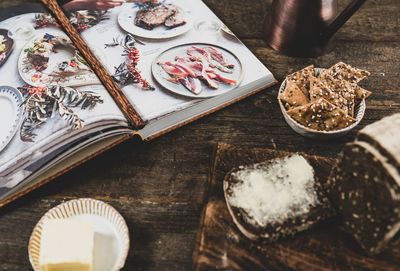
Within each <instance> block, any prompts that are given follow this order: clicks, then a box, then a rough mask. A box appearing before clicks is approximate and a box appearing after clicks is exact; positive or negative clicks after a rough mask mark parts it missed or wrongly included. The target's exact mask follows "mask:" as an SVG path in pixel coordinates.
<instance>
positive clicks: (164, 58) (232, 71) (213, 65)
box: [152, 43, 243, 98]
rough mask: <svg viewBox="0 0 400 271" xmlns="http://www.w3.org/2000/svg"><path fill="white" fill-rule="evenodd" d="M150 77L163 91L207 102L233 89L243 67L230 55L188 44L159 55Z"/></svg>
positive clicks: (225, 52)
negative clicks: (208, 99) (206, 99)
mask: <svg viewBox="0 0 400 271" xmlns="http://www.w3.org/2000/svg"><path fill="white" fill-rule="evenodd" d="M152 73H153V76H154V78H155V79H156V80H157V82H158V83H159V84H160V85H161V86H162V87H164V88H165V89H167V90H169V91H171V92H173V93H175V94H179V95H182V96H186V97H192V98H210V97H215V96H218V95H221V94H224V93H226V92H228V91H232V90H234V89H235V88H237V87H238V86H239V85H240V83H241V81H242V79H243V67H242V63H241V62H240V60H239V58H238V57H237V56H236V55H235V54H233V53H232V52H230V51H228V50H226V49H224V48H222V47H219V46H216V45H211V44H206V43H190V44H184V45H179V46H176V47H173V48H170V49H168V50H166V51H164V52H163V53H161V54H160V55H159V56H158V57H157V58H156V60H155V61H154V62H153V65H152Z"/></svg>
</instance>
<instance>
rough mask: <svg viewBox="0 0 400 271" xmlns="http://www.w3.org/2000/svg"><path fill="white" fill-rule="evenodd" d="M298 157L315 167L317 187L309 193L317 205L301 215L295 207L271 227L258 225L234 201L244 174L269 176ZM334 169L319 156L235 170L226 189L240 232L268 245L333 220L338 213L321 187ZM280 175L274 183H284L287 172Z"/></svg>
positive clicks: (284, 157)
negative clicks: (273, 168) (260, 172)
mask: <svg viewBox="0 0 400 271" xmlns="http://www.w3.org/2000/svg"><path fill="white" fill-rule="evenodd" d="M296 155H297V156H300V157H302V158H304V159H305V160H306V163H308V164H309V165H310V166H311V168H312V171H313V176H314V181H313V183H311V186H310V185H309V186H307V187H306V189H307V193H309V195H312V197H313V198H314V200H315V201H314V202H313V204H312V205H308V210H307V211H306V212H304V211H299V208H303V207H304V206H296V205H293V206H291V207H293V208H294V210H290V212H286V213H282V216H281V219H279V220H277V219H271V220H270V222H268V223H265V221H264V223H259V221H258V222H257V220H255V219H254V218H253V217H252V216H251V214H250V213H249V209H248V208H247V207H246V209H244V208H241V207H238V206H239V205H240V204H238V202H237V200H233V197H234V194H235V193H236V194H237V192H236V191H237V189H238V188H237V187H238V185H240V184H241V182H243V180H241V179H240V173H241V172H244V171H246V172H251V171H255V170H256V171H260V170H261V171H263V172H264V171H265V172H267V171H268V170H271V167H273V166H274V165H276V164H277V163H278V164H279V163H281V162H282V161H284V160H285V159H287V158H289V157H293V156H296ZM331 167H332V164H331V160H328V159H324V158H321V157H318V158H317V157H315V156H307V155H299V154H295V155H289V156H285V155H283V156H281V157H277V158H276V159H273V160H269V161H265V162H262V163H257V164H251V165H247V166H241V167H238V168H235V169H232V170H231V171H230V172H229V173H228V174H227V175H226V176H225V179H224V187H223V188H224V195H225V201H226V203H227V206H228V210H229V212H230V214H231V216H232V218H233V221H234V223H235V224H236V226H237V227H238V228H239V230H240V231H241V232H242V233H243V234H244V235H245V236H246V237H247V238H249V239H251V240H256V239H262V240H265V241H275V240H277V239H279V238H282V237H286V236H289V235H293V234H295V233H298V232H300V231H303V230H306V229H308V228H310V227H312V226H313V225H315V224H317V223H318V222H320V221H323V220H325V219H327V218H329V217H332V216H333V215H334V211H333V208H332V207H331V205H330V203H329V201H328V199H327V197H326V195H325V193H324V192H323V189H322V184H321V182H324V181H326V178H327V176H329V172H330V170H331ZM280 174H281V176H278V177H279V178H277V179H274V180H273V181H272V182H274V183H278V182H280V181H284V178H285V171H281V172H280ZM271 180H272V179H271ZM265 181H266V182H267V183H268V182H270V181H268V180H267V179H265ZM271 184H272V183H271ZM268 193H269V191H265V194H266V195H267V194H268ZM257 194H258V193H257ZM270 195H271V194H270ZM288 195H290V194H288ZM252 196H254V195H249V197H252ZM268 204H269V203H268ZM270 204H272V205H274V204H275V202H273V201H271V202H270ZM240 206H244V205H240ZM264 207H265V205H264ZM259 208H261V207H259ZM264 209H265V208H264ZM253 211H254V209H253ZM267 221H268V219H267Z"/></svg>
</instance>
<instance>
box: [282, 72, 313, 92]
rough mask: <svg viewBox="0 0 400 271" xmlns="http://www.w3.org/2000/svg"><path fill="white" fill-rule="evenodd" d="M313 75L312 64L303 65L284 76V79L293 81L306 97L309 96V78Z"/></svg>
mask: <svg viewBox="0 0 400 271" xmlns="http://www.w3.org/2000/svg"><path fill="white" fill-rule="evenodd" d="M313 76H314V65H310V66H308V67H305V68H304V69H302V70H300V71H298V72H295V73H292V74H290V75H288V76H287V77H286V81H292V82H294V83H295V84H296V85H297V86H298V87H299V88H300V90H301V91H302V92H303V93H304V95H305V96H306V97H309V96H308V95H309V94H308V92H309V90H310V78H311V77H313Z"/></svg>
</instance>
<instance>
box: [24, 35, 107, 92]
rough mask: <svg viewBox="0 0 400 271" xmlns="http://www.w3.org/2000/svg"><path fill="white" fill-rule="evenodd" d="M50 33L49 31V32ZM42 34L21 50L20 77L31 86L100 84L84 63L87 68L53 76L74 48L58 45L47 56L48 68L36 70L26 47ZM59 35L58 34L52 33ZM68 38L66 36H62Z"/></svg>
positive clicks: (40, 36) (69, 57)
mask: <svg viewBox="0 0 400 271" xmlns="http://www.w3.org/2000/svg"><path fill="white" fill-rule="evenodd" d="M50 34H51V33H50ZM43 36H44V34H41V35H39V36H37V37H35V38H34V39H32V40H31V41H30V42H28V43H27V44H26V45H25V46H24V48H23V49H22V50H21V54H20V57H19V60H18V72H19V74H20V75H21V77H22V79H23V80H24V81H25V82H26V83H28V84H29V85H32V86H43V85H60V86H68V87H77V86H85V85H93V84H100V81H99V80H98V78H97V76H96V74H95V73H94V72H93V71H92V70H91V69H90V67H89V66H87V65H85V69H86V68H87V70H85V71H83V72H81V73H79V74H75V75H70V76H54V75H53V74H54V71H56V70H57V67H58V65H59V64H60V63H62V62H63V61H69V60H71V59H72V58H73V57H74V53H75V48H74V47H72V46H71V47H66V46H59V47H57V53H55V52H54V53H51V54H50V57H49V63H48V68H47V69H45V70H44V71H41V72H40V71H37V70H35V69H34V67H33V65H32V64H31V63H30V62H29V61H28V59H27V55H28V53H27V49H28V48H32V47H33V45H34V42H35V41H36V40H37V39H41V38H43ZM54 36H60V35H54ZM62 37H65V38H68V37H67V36H62Z"/></svg>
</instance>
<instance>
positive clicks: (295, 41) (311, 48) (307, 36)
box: [266, 0, 366, 57]
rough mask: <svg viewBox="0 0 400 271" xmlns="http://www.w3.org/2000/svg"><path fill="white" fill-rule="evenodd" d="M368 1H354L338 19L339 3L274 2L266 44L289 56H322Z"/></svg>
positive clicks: (324, 0)
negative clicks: (343, 27)
mask: <svg viewBox="0 0 400 271" xmlns="http://www.w3.org/2000/svg"><path fill="white" fill-rule="evenodd" d="M365 1H366V0H352V1H351V2H350V4H349V5H348V6H347V7H346V8H345V9H344V10H343V11H342V13H340V14H339V15H337V0H274V1H273V3H272V14H271V16H270V22H269V25H268V26H267V31H266V39H267V42H268V44H269V45H270V46H271V47H272V48H273V49H274V50H276V51H279V52H281V53H283V54H286V55H290V56H297V57H316V56H319V55H322V54H324V53H325V52H327V51H329V50H330V49H331V48H332V44H333V37H334V35H335V33H336V32H337V31H338V30H339V29H340V28H341V27H342V26H343V25H344V24H345V23H346V22H347V20H348V19H350V17H351V16H352V15H353V14H354V13H355V12H356V11H357V10H358V9H359V8H360V7H361V6H362V4H364V2H365Z"/></svg>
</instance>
